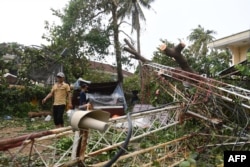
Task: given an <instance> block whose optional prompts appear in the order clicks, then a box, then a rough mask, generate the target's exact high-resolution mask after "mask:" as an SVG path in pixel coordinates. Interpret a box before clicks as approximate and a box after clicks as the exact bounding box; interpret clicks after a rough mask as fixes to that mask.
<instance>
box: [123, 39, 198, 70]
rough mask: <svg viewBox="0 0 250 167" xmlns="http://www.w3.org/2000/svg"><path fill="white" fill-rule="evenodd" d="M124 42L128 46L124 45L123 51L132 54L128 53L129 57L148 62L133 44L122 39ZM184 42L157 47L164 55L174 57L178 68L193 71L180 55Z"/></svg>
mask: <svg viewBox="0 0 250 167" xmlns="http://www.w3.org/2000/svg"><path fill="white" fill-rule="evenodd" d="M124 42H125V43H126V44H127V46H128V47H124V51H127V52H128V53H130V54H132V55H130V57H131V58H134V59H136V60H139V61H141V62H142V63H148V62H150V60H148V59H146V58H145V57H143V56H142V55H141V54H140V53H138V52H137V51H136V49H135V48H134V47H133V45H132V44H131V43H130V42H129V41H128V40H127V39H124ZM185 46H186V45H185V44H184V43H183V42H180V43H179V44H178V45H176V46H175V47H168V46H167V44H164V43H163V44H162V45H160V47H159V50H160V51H161V52H162V53H163V54H165V55H166V56H169V57H172V58H174V60H175V61H176V63H177V64H179V66H180V68H181V69H182V70H184V71H187V72H191V73H195V71H194V70H193V69H192V68H191V67H190V66H189V64H188V62H187V59H186V58H185V57H184V56H183V55H182V53H181V51H182V50H183V49H184V48H185Z"/></svg>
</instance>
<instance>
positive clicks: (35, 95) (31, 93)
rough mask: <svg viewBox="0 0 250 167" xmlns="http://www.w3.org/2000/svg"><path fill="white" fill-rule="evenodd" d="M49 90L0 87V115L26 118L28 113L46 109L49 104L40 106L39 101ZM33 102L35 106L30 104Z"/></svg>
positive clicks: (27, 87) (32, 87) (30, 87)
mask: <svg viewBox="0 0 250 167" xmlns="http://www.w3.org/2000/svg"><path fill="white" fill-rule="evenodd" d="M48 89H49V88H42V87H38V86H35V85H34V86H26V87H25V86H13V87H9V86H8V85H0V90H1V91H0V97H1V99H0V107H1V109H2V110H1V113H0V115H1V116H3V115H11V116H16V117H26V116H27V113H28V112H30V111H38V110H41V109H48V107H50V105H51V103H48V104H46V105H43V106H42V105H41V104H40V101H41V100H42V98H44V97H45V96H46V94H47V93H48V91H49V90H48ZM32 100H35V101H36V102H37V104H32V103H31V101H32Z"/></svg>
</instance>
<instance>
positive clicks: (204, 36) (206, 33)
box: [187, 25, 216, 58]
mask: <svg viewBox="0 0 250 167" xmlns="http://www.w3.org/2000/svg"><path fill="white" fill-rule="evenodd" d="M213 34H216V32H215V31H213V30H205V29H204V28H203V27H201V26H200V25H198V28H195V29H193V32H192V33H191V34H190V35H189V36H188V37H187V38H188V40H189V41H190V42H193V44H192V45H191V46H190V49H191V51H192V52H193V53H194V56H195V57H196V58H199V57H200V56H205V55H206V54H207V52H208V49H207V44H208V43H210V42H212V41H213V39H214V37H213V36H212V35H213Z"/></svg>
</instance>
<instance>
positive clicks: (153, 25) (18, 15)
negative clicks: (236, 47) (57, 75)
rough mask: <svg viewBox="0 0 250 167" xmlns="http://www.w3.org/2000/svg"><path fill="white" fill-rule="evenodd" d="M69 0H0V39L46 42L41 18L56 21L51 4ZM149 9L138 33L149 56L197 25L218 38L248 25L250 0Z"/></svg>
mask: <svg viewBox="0 0 250 167" xmlns="http://www.w3.org/2000/svg"><path fill="white" fill-rule="evenodd" d="M68 1H69V0H0V20H1V24H0V26H1V28H0V43H2V42H18V43H20V44H24V45H40V44H46V43H45V41H43V40H42V39H41V36H42V34H43V33H45V29H44V21H45V20H48V21H49V22H50V23H51V22H53V21H55V22H56V23H58V24H59V20H58V19H57V18H56V17H55V16H53V15H52V14H51V13H52V12H51V11H50V8H54V9H62V8H63V7H64V6H65V4H66V3H67V2H68ZM152 9H153V10H151V11H146V10H145V15H146V19H147V21H146V24H142V28H143V32H142V35H141V36H142V39H141V51H142V54H143V55H144V56H145V57H147V58H149V59H150V58H152V53H153V51H155V50H156V47H158V46H159V45H160V39H167V40H168V41H171V42H174V43H177V42H178V40H177V39H178V38H182V39H184V40H185V39H186V37H187V36H188V35H189V34H190V33H191V32H192V29H195V28H197V27H198V25H201V26H202V27H204V28H205V30H214V31H216V32H217V35H215V37H216V38H217V39H218V38H221V37H225V36H228V35H232V34H234V33H238V32H241V31H245V30H248V29H250V0H155V2H154V3H152ZM249 37H250V36H249Z"/></svg>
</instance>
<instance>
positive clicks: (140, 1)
mask: <svg viewBox="0 0 250 167" xmlns="http://www.w3.org/2000/svg"><path fill="white" fill-rule="evenodd" d="M154 1H155V0H129V1H128V0H125V1H124V4H123V7H122V8H121V9H120V11H119V12H118V16H119V17H121V19H122V20H123V19H125V17H128V18H130V16H132V17H131V18H132V32H133V30H136V34H137V52H138V53H141V49H140V35H141V33H140V32H141V26H140V19H141V20H143V21H146V17H145V15H144V13H143V10H142V8H141V6H142V7H143V8H146V9H151V5H150V4H151V3H152V2H154Z"/></svg>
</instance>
